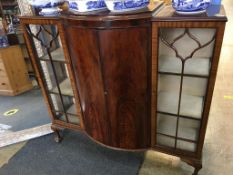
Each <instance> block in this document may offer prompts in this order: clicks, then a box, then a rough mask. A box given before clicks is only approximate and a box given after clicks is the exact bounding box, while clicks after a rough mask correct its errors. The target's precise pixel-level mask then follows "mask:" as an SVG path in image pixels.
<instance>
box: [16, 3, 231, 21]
mask: <svg viewBox="0 0 233 175" xmlns="http://www.w3.org/2000/svg"><path fill="white" fill-rule="evenodd" d="M20 19H21V20H23V21H25V20H26V21H27V20H29V19H30V20H31V21H30V22H32V23H33V20H36V21H37V20H45V19H47V20H58V19H68V20H77V21H98V22H101V21H128V20H134V19H150V20H151V21H227V17H226V13H225V9H224V7H223V5H220V6H218V5H212V6H210V7H209V8H208V9H207V12H206V13H203V14H199V15H188V16H187V15H186V16H185V15H178V14H176V12H175V10H174V9H173V7H172V6H170V5H168V6H164V5H163V3H161V2H156V3H154V4H150V5H149V6H148V8H147V9H144V10H143V11H138V12H136V13H135V12H134V13H133V12H129V13H126V14H116V13H111V12H109V11H103V12H91V13H90V12H89V13H82V14H74V13H71V12H65V13H63V14H62V15H60V16H57V17H43V16H21V17H20ZM36 21H35V22H36ZM26 23H27V22H26ZM36 23H37V22H36Z"/></svg>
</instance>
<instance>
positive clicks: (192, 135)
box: [178, 118, 200, 141]
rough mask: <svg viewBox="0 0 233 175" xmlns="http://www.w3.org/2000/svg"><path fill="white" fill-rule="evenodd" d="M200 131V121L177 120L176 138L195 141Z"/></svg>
mask: <svg viewBox="0 0 233 175" xmlns="http://www.w3.org/2000/svg"><path fill="white" fill-rule="evenodd" d="M199 129H200V121H197V120H192V119H185V118H180V119H179V127H178V137H179V138H183V139H188V140H193V141H197V140H198V134H199Z"/></svg>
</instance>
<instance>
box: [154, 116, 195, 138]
mask: <svg viewBox="0 0 233 175" xmlns="http://www.w3.org/2000/svg"><path fill="white" fill-rule="evenodd" d="M158 116H159V118H160V120H159V121H158V124H157V125H158V126H157V127H158V134H165V135H169V136H176V121H177V118H175V117H171V116H165V115H158ZM180 120H181V119H180ZM185 121H186V122H185V123H184V122H182V121H180V122H179V127H178V135H177V137H178V138H179V139H184V140H185V139H186V140H189V141H194V142H195V141H197V138H198V133H199V132H198V131H199V124H198V123H199V122H197V121H195V120H191V119H188V120H187V119H186V120H185Z"/></svg>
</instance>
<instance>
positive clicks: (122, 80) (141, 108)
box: [99, 27, 150, 149]
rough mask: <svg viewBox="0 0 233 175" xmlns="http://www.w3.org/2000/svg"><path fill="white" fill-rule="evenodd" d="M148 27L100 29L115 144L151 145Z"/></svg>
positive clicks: (104, 73)
mask: <svg viewBox="0 0 233 175" xmlns="http://www.w3.org/2000/svg"><path fill="white" fill-rule="evenodd" d="M149 30H150V29H149V28H147V27H139V28H130V29H118V30H105V31H101V32H100V36H99V40H100V50H101V61H102V67H103V77H104V85H105V87H104V88H105V95H106V100H107V106H108V117H109V120H110V124H111V136H112V145H111V146H114V147H119V148H126V149H140V148H147V147H149V146H150V114H149V111H148V106H149V104H150V101H149V99H150V97H149V95H150V94H149V91H150V90H149V87H148V86H149V84H148V83H149V77H150V76H149V75H148V72H149V70H150V69H149V66H150V64H149V60H150V59H149V55H150V53H149V50H150V42H149V38H150V36H149V35H150V32H149Z"/></svg>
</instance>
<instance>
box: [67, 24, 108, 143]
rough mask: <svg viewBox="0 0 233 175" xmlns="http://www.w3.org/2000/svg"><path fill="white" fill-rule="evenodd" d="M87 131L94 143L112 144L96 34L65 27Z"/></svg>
mask: <svg viewBox="0 0 233 175" xmlns="http://www.w3.org/2000/svg"><path fill="white" fill-rule="evenodd" d="M66 36H67V41H68V47H69V51H70V55H71V59H72V63H73V69H74V73H75V78H76V83H77V87H78V91H79V96H80V103H81V108H82V112H83V117H84V125H85V130H86V132H87V133H88V134H89V135H90V136H91V137H93V138H94V139H95V140H97V141H99V142H101V143H104V144H109V140H111V139H110V138H109V129H108V128H109V124H108V120H107V118H106V117H107V115H106V108H105V97H104V88H103V80H102V74H101V68H100V67H101V64H100V58H99V49H98V42H97V37H96V36H97V33H96V31H94V30H90V29H80V28H75V27H72V26H69V27H66Z"/></svg>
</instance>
